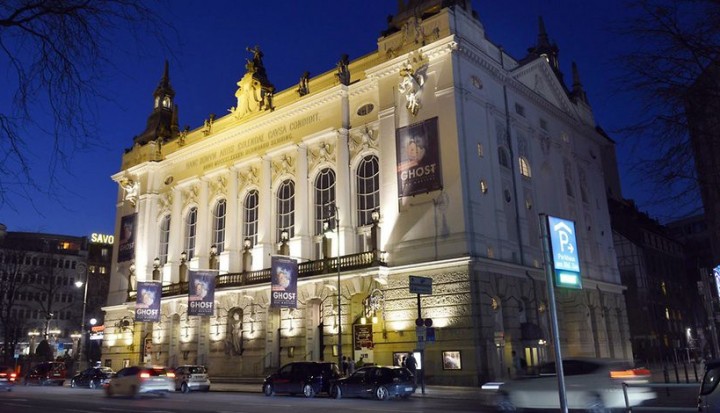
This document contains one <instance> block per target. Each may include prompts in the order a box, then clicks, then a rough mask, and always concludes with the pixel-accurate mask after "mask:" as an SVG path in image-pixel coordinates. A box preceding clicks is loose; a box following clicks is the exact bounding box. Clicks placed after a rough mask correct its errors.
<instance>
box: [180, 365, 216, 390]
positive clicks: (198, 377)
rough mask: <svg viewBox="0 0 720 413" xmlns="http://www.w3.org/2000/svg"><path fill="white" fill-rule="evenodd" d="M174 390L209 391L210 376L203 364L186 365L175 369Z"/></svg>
mask: <svg viewBox="0 0 720 413" xmlns="http://www.w3.org/2000/svg"><path fill="white" fill-rule="evenodd" d="M175 390H180V391H182V392H183V393H189V392H191V391H197V390H202V391H209V390H210V377H209V376H208V372H207V369H206V368H205V366H195V365H187V366H180V367H178V368H176V369H175Z"/></svg>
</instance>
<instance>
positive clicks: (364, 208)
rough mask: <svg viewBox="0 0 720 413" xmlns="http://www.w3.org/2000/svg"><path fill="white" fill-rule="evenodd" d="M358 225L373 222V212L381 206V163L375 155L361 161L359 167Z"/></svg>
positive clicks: (357, 181)
mask: <svg viewBox="0 0 720 413" xmlns="http://www.w3.org/2000/svg"><path fill="white" fill-rule="evenodd" d="M356 178H357V179H356V183H357V216H358V226H363V225H370V224H371V223H372V212H373V211H374V210H375V209H377V208H379V207H380V165H379V163H378V158H377V156H375V155H369V156H366V157H365V158H363V160H362V161H360V165H358V168H357V177H356Z"/></svg>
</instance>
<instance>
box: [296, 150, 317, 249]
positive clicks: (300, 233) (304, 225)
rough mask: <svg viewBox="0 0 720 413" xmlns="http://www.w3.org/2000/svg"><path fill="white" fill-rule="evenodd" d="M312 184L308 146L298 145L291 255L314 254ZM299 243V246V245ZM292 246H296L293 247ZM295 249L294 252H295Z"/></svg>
mask: <svg viewBox="0 0 720 413" xmlns="http://www.w3.org/2000/svg"><path fill="white" fill-rule="evenodd" d="M309 187H311V185H308V159H307V147H306V146H305V145H304V144H301V145H299V146H298V149H297V161H296V163H295V237H294V239H295V242H291V248H290V251H291V252H290V253H291V255H298V256H300V257H312V256H313V242H312V240H313V235H315V234H313V230H314V229H313V225H312V222H311V221H310V217H311V216H312V215H313V214H312V210H313V202H312V198H310V199H309V198H308V197H309V195H308V194H309V193H310V189H309ZM298 245H299V247H297V246H298ZM292 246H296V247H295V248H293V247H292ZM293 251H294V252H293Z"/></svg>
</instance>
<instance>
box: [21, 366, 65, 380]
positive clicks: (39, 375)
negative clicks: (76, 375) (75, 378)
mask: <svg viewBox="0 0 720 413" xmlns="http://www.w3.org/2000/svg"><path fill="white" fill-rule="evenodd" d="M66 374H67V373H66V369H65V363H63V362H61V361H47V362H45V363H40V364H38V365H37V366H35V367H33V368H32V369H30V372H29V373H28V374H27V376H25V385H28V384H38V385H41V386H43V385H46V384H56V385H58V386H62V385H63V383H65V379H66Z"/></svg>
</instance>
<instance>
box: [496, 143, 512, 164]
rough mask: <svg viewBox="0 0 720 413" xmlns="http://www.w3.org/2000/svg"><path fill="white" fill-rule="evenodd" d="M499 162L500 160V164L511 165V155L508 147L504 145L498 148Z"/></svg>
mask: <svg viewBox="0 0 720 413" xmlns="http://www.w3.org/2000/svg"><path fill="white" fill-rule="evenodd" d="M498 162H500V166H504V167H505V168H509V167H510V155H508V151H507V149H505V148H503V147H502V146H501V147H499V148H498Z"/></svg>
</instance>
